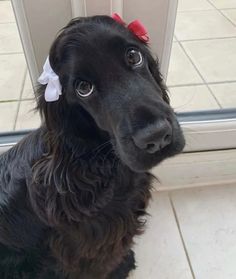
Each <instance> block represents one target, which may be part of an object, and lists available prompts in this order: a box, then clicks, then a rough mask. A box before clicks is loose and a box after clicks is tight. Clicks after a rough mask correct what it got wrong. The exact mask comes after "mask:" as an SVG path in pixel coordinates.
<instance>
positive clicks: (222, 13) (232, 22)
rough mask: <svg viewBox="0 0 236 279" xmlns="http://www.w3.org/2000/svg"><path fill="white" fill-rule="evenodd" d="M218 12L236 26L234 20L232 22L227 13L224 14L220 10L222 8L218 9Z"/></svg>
mask: <svg viewBox="0 0 236 279" xmlns="http://www.w3.org/2000/svg"><path fill="white" fill-rule="evenodd" d="M235 10H236V9H235ZM220 13H221V14H222V15H223V16H224V17H225V18H227V19H228V20H229V21H230V22H231V23H232V24H233V25H234V26H235V27H236V24H235V22H234V21H233V20H231V19H230V17H228V16H227V15H225V14H224V13H223V12H222V10H221V11H220Z"/></svg>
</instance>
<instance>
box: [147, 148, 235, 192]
mask: <svg viewBox="0 0 236 279" xmlns="http://www.w3.org/2000/svg"><path fill="white" fill-rule="evenodd" d="M152 173H153V174H154V175H155V176H156V177H157V178H158V179H159V181H160V183H158V182H156V183H155V185H154V187H155V189H156V190H158V191H163V190H176V189H183V188H190V187H200V186H201V187H202V186H210V185H225V184H236V149H232V150H222V151H210V152H199V153H197V152H196V153H185V154H181V155H179V156H176V157H174V158H171V159H168V160H166V161H164V162H163V163H162V164H160V165H159V166H157V167H156V168H154V169H153V170H152Z"/></svg>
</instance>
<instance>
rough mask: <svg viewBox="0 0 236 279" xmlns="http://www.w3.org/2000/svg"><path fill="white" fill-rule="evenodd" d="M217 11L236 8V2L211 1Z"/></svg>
mask: <svg viewBox="0 0 236 279" xmlns="http://www.w3.org/2000/svg"><path fill="white" fill-rule="evenodd" d="M209 1H210V2H211V3H212V4H213V5H214V6H215V7H216V8H217V9H232V8H236V0H209Z"/></svg>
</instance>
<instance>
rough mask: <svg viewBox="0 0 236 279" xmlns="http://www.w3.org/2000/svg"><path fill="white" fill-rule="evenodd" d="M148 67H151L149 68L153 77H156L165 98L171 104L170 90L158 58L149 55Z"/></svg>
mask: <svg viewBox="0 0 236 279" xmlns="http://www.w3.org/2000/svg"><path fill="white" fill-rule="evenodd" d="M148 67H149V70H150V72H151V74H152V76H153V78H154V79H155V81H156V83H157V84H158V86H159V87H160V88H161V92H162V98H163V100H164V101H165V102H166V103H167V104H169V103H170V99H169V96H168V90H167V87H166V85H165V82H164V80H163V77H162V75H161V73H160V67H159V61H158V59H156V60H155V59H153V58H152V57H151V56H150V57H148Z"/></svg>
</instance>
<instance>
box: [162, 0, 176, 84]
mask: <svg viewBox="0 0 236 279" xmlns="http://www.w3.org/2000/svg"><path fill="white" fill-rule="evenodd" d="M167 1H168V15H167V19H166V26H165V39H164V45H163V51H162V54H161V55H160V57H161V61H160V68H161V73H162V75H163V77H164V79H165V80H166V79H167V74H168V68H169V63H170V55H171V49H172V44H173V37H174V30H175V21H176V14H177V8H178V0H167Z"/></svg>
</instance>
